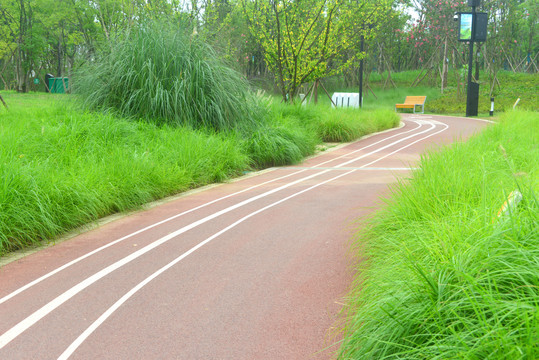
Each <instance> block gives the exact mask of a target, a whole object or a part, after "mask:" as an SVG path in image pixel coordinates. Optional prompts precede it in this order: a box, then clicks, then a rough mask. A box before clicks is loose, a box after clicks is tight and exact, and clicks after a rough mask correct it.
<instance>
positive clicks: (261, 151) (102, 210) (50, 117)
mask: <svg viewBox="0 0 539 360" xmlns="http://www.w3.org/2000/svg"><path fill="white" fill-rule="evenodd" d="M2 96H3V98H4V99H5V100H6V102H7V104H8V106H9V108H10V110H9V111H7V110H5V109H4V108H3V107H0V144H2V146H1V147H0V174H2V177H1V178H0V255H3V254H5V253H7V252H10V251H13V250H16V249H20V248H25V247H29V246H33V245H38V244H40V243H41V242H42V241H51V240H53V239H54V238H55V237H57V236H58V235H60V234H62V233H65V232H66V231H68V230H69V229H72V228H75V227H78V226H81V225H83V224H86V223H88V222H92V221H95V220H97V219H99V218H101V217H103V216H107V215H109V214H113V213H116V212H122V211H126V210H130V209H135V208H137V207H140V206H141V205H142V204H144V203H147V202H149V201H152V200H155V199H159V198H162V197H164V196H167V195H172V194H176V193H179V192H182V191H185V190H187V189H191V188H194V187H197V186H201V185H205V184H209V183H214V182H221V181H225V180H227V179H230V178H232V177H235V176H237V175H240V174H242V173H243V172H244V171H247V170H253V169H261V168H264V167H267V166H274V165H287V164H293V163H297V162H300V161H301V160H302V159H303V158H304V157H305V156H308V155H311V154H313V153H314V152H315V147H316V145H317V144H320V142H321V141H322V137H321V136H320V133H321V132H323V129H324V126H323V125H322V124H321V123H322V122H323V121H324V120H325V119H326V117H328V116H330V115H331V114H338V112H332V111H329V109H325V108H318V107H313V108H303V107H296V106H288V105H281V104H278V103H274V104H266V107H265V109H264V111H265V116H263V117H261V118H260V119H259V120H258V122H257V126H256V127H253V129H251V131H250V132H248V131H247V130H246V129H242V130H241V131H220V132H217V131H215V130H213V129H211V130H208V129H203V128H202V129H198V130H193V129H192V128H190V127H178V126H169V125H166V124H162V125H159V126H158V125H155V124H153V123H151V122H148V121H134V120H132V119H125V118H119V117H115V116H113V115H112V114H102V113H90V112H84V111H82V112H81V111H80V110H79V108H78V107H74V106H73V104H72V102H71V100H72V97H71V96H69V95H51V94H16V93H14V92H2ZM343 113H344V112H343ZM346 113H347V114H348V120H346V121H347V123H351V124H352V126H356V127H363V126H365V127H368V129H367V130H368V131H376V130H381V129H385V128H388V127H392V126H394V125H395V124H396V123H397V122H398V117H396V116H395V115H394V114H392V113H390V114H384V112H361V111H348V112H346ZM334 116H337V115H334ZM352 119H355V122H354V121H352ZM347 126H348V125H347ZM362 134H364V133H357V134H356V135H358V136H359V135H362ZM338 140H339V141H343V140H345V141H347V140H350V139H349V138H348V137H347V138H346V139H344V138H340V139H338Z"/></svg>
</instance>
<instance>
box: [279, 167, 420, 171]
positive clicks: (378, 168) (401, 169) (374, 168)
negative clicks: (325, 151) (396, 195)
mask: <svg viewBox="0 0 539 360" xmlns="http://www.w3.org/2000/svg"><path fill="white" fill-rule="evenodd" d="M279 169H283V170H288V169H306V170H316V169H314V168H312V167H301V166H293V167H283V168H279ZM317 169H318V170H343V171H347V170H360V171H410V170H418V168H412V167H371V168H361V167H355V168H354V167H341V168H337V167H320V168H317Z"/></svg>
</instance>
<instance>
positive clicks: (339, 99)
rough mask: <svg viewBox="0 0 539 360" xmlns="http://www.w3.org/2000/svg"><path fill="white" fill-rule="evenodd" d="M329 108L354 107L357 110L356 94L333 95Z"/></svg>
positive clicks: (357, 97) (357, 96)
mask: <svg viewBox="0 0 539 360" xmlns="http://www.w3.org/2000/svg"><path fill="white" fill-rule="evenodd" d="M331 100H332V101H333V103H332V104H331V107H335V106H337V107H354V108H359V94H358V93H333V96H332V97H331Z"/></svg>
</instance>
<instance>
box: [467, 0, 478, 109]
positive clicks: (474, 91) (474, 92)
mask: <svg viewBox="0 0 539 360" xmlns="http://www.w3.org/2000/svg"><path fill="white" fill-rule="evenodd" d="M479 2H480V0H468V6H471V7H472V29H471V30H472V36H471V38H470V45H469V49H470V54H469V56H468V90H467V93H466V116H477V102H478V98H479V84H478V83H475V82H473V81H472V67H473V43H474V41H475V31H476V26H477V25H476V15H475V8H476V7H477V6H478V5H479Z"/></svg>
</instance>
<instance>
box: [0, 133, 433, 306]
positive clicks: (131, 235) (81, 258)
mask: <svg viewBox="0 0 539 360" xmlns="http://www.w3.org/2000/svg"><path fill="white" fill-rule="evenodd" d="M421 127H422V125H421V124H418V126H417V127H415V128H413V129H411V130H407V131H404V132H402V133H398V134H395V135H392V136H389V137H386V138H384V139H382V140H379V141H377V142H375V143H373V144H370V145H367V146H364V147H362V148H361V149H358V150H354V151H353V152H350V153H347V154H345V155H342V156H339V157H337V158H334V159H331V160H328V161H325V162H322V163H320V164H318V165H315V166H313V167H319V166H322V165H325V164H327V163H330V162H332V161H335V160H339V159H341V158H343V157H346V156H349V155H351V154H354V153H357V152H359V151H363V150H365V149H368V148H370V147H372V146H375V145H378V144H379V143H382V142H385V141H387V140H390V139H392V138H394V137H396V136H401V135H404V134H407V133H410V132H413V131H415V130H417V129H419V128H421ZM395 130H398V129H395ZM304 171H307V170H301V171H297V172H295V173H292V174H288V175H285V176H281V177H279V178H276V179H273V180H269V181H266V182H263V183H260V184H257V185H254V186H251V187H249V188H246V189H244V190H240V191H238V192H235V193H233V194H230V195H226V196H223V197H221V198H219V199H216V200H213V201H210V202H207V203H205V204H202V205H200V206H197V207H195V208H193V209H190V210H187V211H184V212H182V213H180V214H177V215H174V216H171V217H169V218H167V219H164V220H162V221H159V222H157V223H155V224H152V225H149V226H147V227H145V228H143V229H140V230H137V231H135V232H133V233H131V234H129V235H126V236H124V237H122V238H120V239H117V240H114V241H112V242H110V243H108V244H106V245H103V246H101V247H99V248H97V249H95V250H93V251H91V252H89V253H87V254H85V255H82V256H80V257H78V258H76V259H74V260H72V261H70V262H68V263H66V264H64V265H62V266H60V267H59V268H57V269H55V270H53V271H51V272H49V273H47V274H45V275H43V276H41V277H39V278H38V279H36V280H33V281H32V282H30V283H28V284H26V285H25V286H23V287H21V288H19V289H17V290H15V291H13V292H12V293H10V294H8V295H6V296H4V297H3V298H1V299H0V304H2V303H4V302H6V301H8V300H9V299H11V298H13V297H15V296H17V295H18V294H20V293H22V292H23V291H25V290H27V289H29V288H31V287H32V286H35V285H37V284H39V283H40V282H42V281H43V280H46V279H48V278H50V277H51V276H53V275H55V274H57V273H59V272H60V271H63V270H65V269H67V268H69V267H71V266H73V265H75V264H76V263H78V262H80V261H82V260H84V259H86V258H88V257H90V256H92V255H95V254H97V253H99V252H101V251H103V250H105V249H107V248H109V247H111V246H113V245H116V244H118V243H120V242H122V241H124V240H127V239H129V238H131V237H134V236H136V235H139V234H141V233H143V232H145V231H147V230H150V229H153V228H154V227H157V226H159V225H162V224H164V223H167V222H169V221H172V220H174V219H177V218H179V217H181V216H184V215H186V214H189V213H191V212H194V211H196V210H200V209H202V208H204V207H206V206H209V205H213V204H215V203H217V202H219V201H222V200H225V199H228V198H231V197H233V196H236V195H239V194H241V193H244V192H247V191H250V190H253V189H255V188H258V187H260V186H263V185H267V184H270V183H272V182H276V181H279V180H283V179H286V178H288V177H290V176H294V175H297V174H300V173H302V172H304Z"/></svg>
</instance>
